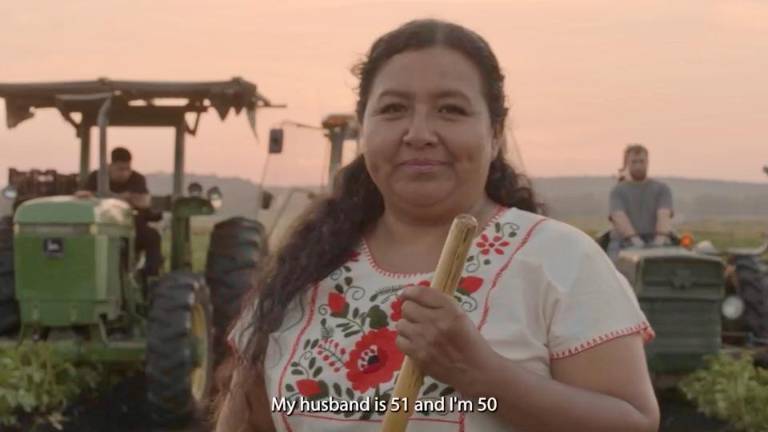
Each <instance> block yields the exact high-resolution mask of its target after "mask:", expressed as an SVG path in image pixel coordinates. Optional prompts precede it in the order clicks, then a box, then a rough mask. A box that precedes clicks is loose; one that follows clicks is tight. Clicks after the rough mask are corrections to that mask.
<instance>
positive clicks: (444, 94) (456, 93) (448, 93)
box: [376, 89, 472, 105]
mask: <svg viewBox="0 0 768 432" xmlns="http://www.w3.org/2000/svg"><path fill="white" fill-rule="evenodd" d="M387 96H390V97H395V98H400V99H409V98H411V97H413V95H412V94H411V92H407V91H403V90H396V89H385V90H383V91H382V92H381V93H379V95H378V96H377V97H376V99H382V98H385V97H387ZM431 96H432V98H433V99H447V98H458V99H462V100H463V101H464V102H466V103H468V104H470V105H471V104H472V99H470V97H469V96H467V94H466V93H464V92H463V91H461V90H455V89H445V90H438V91H436V92H434V93H432V95H431Z"/></svg>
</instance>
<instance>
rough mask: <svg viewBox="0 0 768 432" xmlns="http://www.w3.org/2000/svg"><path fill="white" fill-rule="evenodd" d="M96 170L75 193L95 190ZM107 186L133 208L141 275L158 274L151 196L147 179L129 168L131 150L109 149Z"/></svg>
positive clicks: (84, 195) (157, 237)
mask: <svg viewBox="0 0 768 432" xmlns="http://www.w3.org/2000/svg"><path fill="white" fill-rule="evenodd" d="M98 178H99V172H98V170H96V171H93V172H92V173H91V174H90V175H89V176H88V180H87V181H86V184H85V190H79V191H77V192H76V193H75V196H77V197H80V198H89V197H92V196H94V194H95V193H96V191H97V190H98ZM109 189H110V191H111V192H112V194H113V196H114V197H115V198H119V199H122V200H124V201H126V202H128V204H130V205H131V207H133V208H134V209H136V210H137V211H138V212H137V215H136V218H135V225H136V252H137V253H138V252H144V261H145V264H144V275H145V276H157V274H158V273H159V270H160V265H161V264H162V253H161V240H160V234H159V233H158V232H157V230H155V229H154V228H152V227H150V226H149V224H148V222H149V221H150V220H151V219H152V217H151V215H152V211H151V208H150V205H151V201H152V200H151V196H150V194H149V189H148V188H147V180H146V178H145V177H144V176H143V175H141V174H140V173H138V172H136V171H134V170H133V169H132V168H131V152H129V151H128V150H127V149H125V148H123V147H116V148H115V149H113V150H112V155H111V163H110V164H109Z"/></svg>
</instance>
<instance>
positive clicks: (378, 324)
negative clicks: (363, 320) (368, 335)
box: [368, 305, 389, 330]
mask: <svg viewBox="0 0 768 432" xmlns="http://www.w3.org/2000/svg"><path fill="white" fill-rule="evenodd" d="M368 320H369V325H370V326H371V328H372V329H374V330H376V329H380V328H384V327H386V326H387V325H389V320H388V319H387V313H386V312H384V311H383V310H381V308H380V307H379V305H373V306H372V307H371V308H370V309H368Z"/></svg>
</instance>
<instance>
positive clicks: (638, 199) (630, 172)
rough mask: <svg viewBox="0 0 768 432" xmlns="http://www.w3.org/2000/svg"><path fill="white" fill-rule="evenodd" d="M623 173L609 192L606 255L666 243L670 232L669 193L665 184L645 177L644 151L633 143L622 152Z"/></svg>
mask: <svg viewBox="0 0 768 432" xmlns="http://www.w3.org/2000/svg"><path fill="white" fill-rule="evenodd" d="M623 171H624V174H623V178H622V179H620V180H619V183H618V184H617V185H616V186H614V188H613V190H612V191H611V199H610V220H611V222H612V223H613V228H614V229H613V232H612V235H611V244H610V245H609V249H608V253H609V255H611V256H612V257H614V258H615V257H616V255H618V252H619V250H620V249H621V247H622V246H623V245H631V246H634V247H643V246H645V245H646V242H649V243H652V244H653V245H654V246H663V245H665V244H668V243H669V235H670V233H671V230H672V215H673V213H674V207H673V205H672V192H671V191H670V189H669V186H667V185H666V184H664V183H662V182H660V181H656V180H652V179H649V178H648V150H647V149H646V148H645V147H643V146H642V145H639V144H633V145H630V146H628V147H627V148H626V150H625V151H624V170H623Z"/></svg>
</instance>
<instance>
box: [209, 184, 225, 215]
mask: <svg viewBox="0 0 768 432" xmlns="http://www.w3.org/2000/svg"><path fill="white" fill-rule="evenodd" d="M207 195H208V200H209V201H210V202H211V205H212V206H213V208H215V209H217V210H218V209H219V208H221V204H222V202H223V196H222V194H221V190H219V188H218V187H216V186H214V187H212V188H210V189H208V194H207Z"/></svg>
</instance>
